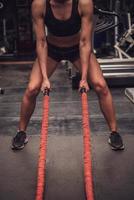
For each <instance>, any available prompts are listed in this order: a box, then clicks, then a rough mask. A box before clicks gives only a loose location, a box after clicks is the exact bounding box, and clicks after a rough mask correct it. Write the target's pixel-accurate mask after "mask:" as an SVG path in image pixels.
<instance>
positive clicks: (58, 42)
mask: <svg viewBox="0 0 134 200" xmlns="http://www.w3.org/2000/svg"><path fill="white" fill-rule="evenodd" d="M47 41H48V42H49V43H50V44H52V45H55V46H57V47H72V46H75V45H78V44H79V41H80V32H79V33H77V34H75V35H72V36H65V37H57V36H54V35H53V34H51V33H49V32H48V34H47Z"/></svg>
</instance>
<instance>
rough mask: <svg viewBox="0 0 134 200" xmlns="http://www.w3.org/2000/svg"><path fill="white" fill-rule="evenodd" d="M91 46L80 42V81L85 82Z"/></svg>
mask: <svg viewBox="0 0 134 200" xmlns="http://www.w3.org/2000/svg"><path fill="white" fill-rule="evenodd" d="M90 46H91V45H90V44H89V43H88V42H86V43H85V42H80V60H81V70H82V78H81V79H82V80H87V73H88V68H89V58H90V55H91V47H90Z"/></svg>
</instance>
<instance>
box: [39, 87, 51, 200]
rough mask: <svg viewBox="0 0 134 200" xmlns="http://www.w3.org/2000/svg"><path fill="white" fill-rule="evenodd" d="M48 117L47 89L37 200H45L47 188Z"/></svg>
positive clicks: (44, 102) (44, 103)
mask: <svg viewBox="0 0 134 200" xmlns="http://www.w3.org/2000/svg"><path fill="white" fill-rule="evenodd" d="M48 115H49V90H48V89H46V90H45V91H44V99H43V116H42V127H41V138H40V152H39V161H38V176H37V189H36V200H43V193H44V188H45V175H46V174H45V171H46V151H47V136H48Z"/></svg>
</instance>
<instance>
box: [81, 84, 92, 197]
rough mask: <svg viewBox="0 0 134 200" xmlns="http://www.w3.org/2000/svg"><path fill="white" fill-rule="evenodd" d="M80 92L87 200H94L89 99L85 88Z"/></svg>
mask: <svg viewBox="0 0 134 200" xmlns="http://www.w3.org/2000/svg"><path fill="white" fill-rule="evenodd" d="M80 92H81V102H82V125H83V143H84V180H85V191H86V197H87V200H94V193H93V176H92V158H91V135H90V124H89V113H88V99H87V93H86V89H85V88H81V90H80Z"/></svg>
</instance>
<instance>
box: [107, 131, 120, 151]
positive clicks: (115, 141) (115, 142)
mask: <svg viewBox="0 0 134 200" xmlns="http://www.w3.org/2000/svg"><path fill="white" fill-rule="evenodd" d="M108 142H109V144H110V145H111V147H112V150H123V149H124V145H123V141H122V138H121V136H120V134H119V133H117V132H112V133H111V135H110V136H109V140H108Z"/></svg>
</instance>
